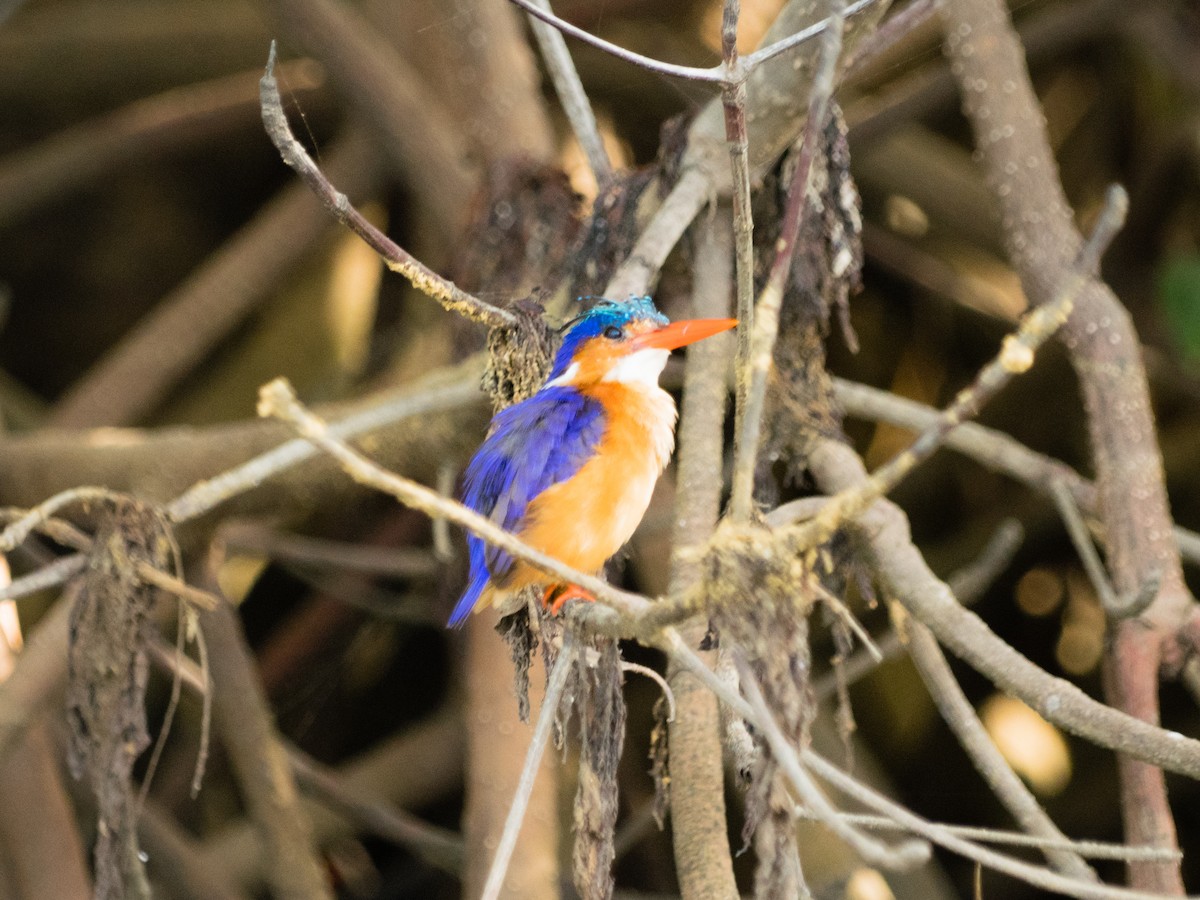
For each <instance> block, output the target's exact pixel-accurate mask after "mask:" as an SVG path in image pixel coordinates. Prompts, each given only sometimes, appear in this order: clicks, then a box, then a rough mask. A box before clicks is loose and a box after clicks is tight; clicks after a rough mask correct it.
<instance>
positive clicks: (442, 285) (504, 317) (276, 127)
mask: <svg viewBox="0 0 1200 900" xmlns="http://www.w3.org/2000/svg"><path fill="white" fill-rule="evenodd" d="M274 72H275V43H274V42H273V41H272V43H271V52H270V54H269V56H268V57H267V69H266V73H265V74H264V75H263V77H262V81H261V82H260V83H259V85H260V87H259V92H260V98H261V103H262V116H263V126H264V127H265V128H266V130H267V134H268V136H270V138H271V141H272V143H274V144H275V147H276V148H277V149H278V150H279V155H280V156H281V157H282V158H283V161H284V162H285V163H287V164H288V166H290V167H291V168H292V169H294V170H295V171H296V173H297V174H298V175H299V176H300V177H301V178H303V179H304V182H305V183H306V184H307V185H308V186H309V187H310V188H311V189H312V191H313V193H315V194H316V195H317V197H318V198H320V200H321V202H322V203H323V204H324V205H325V208H326V209H328V210H329V211H330V212H331V213H333V215H334V216H336V217H337V219H338V221H339V222H342V223H343V224H345V225H346V226H347V227H348V228H350V229H351V230H352V231H353V232H354V233H355V234H357V235H358V236H359V237H361V238H362V239H363V240H364V241H366V242H367V244H368V245H369V246H370V247H371V249H373V250H374V251H375V252H376V253H378V254H379V256H380V257H381V258H382V259H383V262H384V264H385V265H386V266H387V267H388V268H389V269H391V270H392V271H393V272H399V273H400V274H401V275H403V276H404V277H405V278H407V279H408V280H409V281H410V282H411V283H412V286H413V287H415V288H416V289H417V290H419V291H421V292H422V293H424V294H427V295H428V296H430V297H432V298H433V299H434V300H437V301H438V303H440V304H441V305H442V306H443V307H445V308H446V309H448V310H450V311H451V312H456V313H458V314H459V315H462V316H465V317H466V318H468V319H471V320H473V321H476V322H480V323H482V324H484V325H488V326H491V327H495V326H498V325H514V324H516V318H515V317H514V316H513V315H512V314H511V313H509V312H507V311H505V310H503V309H500V308H499V307H496V306H492V305H491V304H490V303H486V302H484V301H483V300H480V299H479V298H478V297H475V296H472V295H471V294H468V293H467V292H466V291H464V290H462V289H461V288H459V287H457V286H456V285H455V284H454V283H453V282H451V281H447V280H446V279H445V278H443V277H442V276H440V275H438V274H437V273H436V272H434V271H433V270H432V269H430V268H429V267H428V266H426V265H425V264H424V263H422V262H420V261H419V260H418V259H417V258H416V257H414V256H412V255H411V254H410V253H408V251H406V250H404V249H403V248H402V247H400V245H398V244H397V243H396V242H395V241H393V240H392V239H391V238H389V237H388V236H387V235H386V234H384V233H383V232H382V231H380V230H379V229H378V228H376V227H375V226H374V225H372V224H371V223H370V222H368V221H367V219H366V218H365V217H364V216H363V215H362V213H360V212H359V211H358V210H356V209H355V208H354V207H353V206H352V205H351V204H350V201H349V200H348V199H347V198H346V195H345V194H342V193H341V192H339V191H338V190H337V189H336V188H334V186H333V185H332V184H330V183H329V180H328V179H327V178H326V177H325V176H324V174H322V172H321V170H320V169H319V168H318V167H317V164H316V163H315V162H313V160H312V157H311V156H309V155H308V151H307V150H305V149H304V147H303V146H301V144H300V142H299V141H297V140H296V137H295V135H293V134H292V129H291V126H290V125H288V121H287V116H286V115H285V114H284V112H283V102H282V101H281V100H280V97H279V86H278V84H276V82H275V74H274Z"/></svg>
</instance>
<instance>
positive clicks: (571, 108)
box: [529, 0, 612, 188]
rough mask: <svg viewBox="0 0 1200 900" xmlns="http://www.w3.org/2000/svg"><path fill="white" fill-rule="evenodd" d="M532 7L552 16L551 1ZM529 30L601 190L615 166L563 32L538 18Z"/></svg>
mask: <svg viewBox="0 0 1200 900" xmlns="http://www.w3.org/2000/svg"><path fill="white" fill-rule="evenodd" d="M529 2H530V4H531V5H532V6H535V7H537V8H538V9H540V10H541V11H542V12H545V13H548V12H550V0H529ZM529 26H530V27H531V28H532V29H533V36H534V37H535V38H537V42H538V47H539V48H541V51H542V59H543V60H545V62H546V71H547V72H549V73H550V80H551V82H553V84H554V90H555V92H557V94H558V101H559V103H561V104H562V107H563V112H564V113H566V115H567V121H568V122H570V123H571V130H572V131H574V132H575V139H576V140H577V141H579V146H580V147H581V148H582V149H583V155H584V156H585V157H587V161H588V165H589V166H591V169H592V174H593V175H594V176H595V177H596V183H597V184H598V185H600V187H601V188H603V187H604V185H605V184H606V183H607V182H608V181H609V180H610V179H611V178H612V163H611V162H610V161H609V159H608V152H607V151H606V150H605V149H604V141H603V140H602V139H601V137H600V129H599V128H598V127H597V125H596V114H595V113H594V112H593V111H592V103H591V101H590V100H588V96H587V92H586V91H585V90H584V89H583V82H581V81H580V80H579V72H578V71H576V69H575V63H574V62H573V61H572V60H571V52H570V51H569V50H568V49H567V42H566V41H565V40H564V39H563V36H562V32H560V31H559V30H558V29H557V28H556V27H554V26H553V25H550V24H549V23H547V22H544V21H542V20H541V19H540V18H539V17H537V16H535V15H530V16H529Z"/></svg>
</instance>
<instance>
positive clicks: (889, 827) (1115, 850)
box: [796, 807, 1183, 861]
mask: <svg viewBox="0 0 1200 900" xmlns="http://www.w3.org/2000/svg"><path fill="white" fill-rule="evenodd" d="M796 818H797V819H801V820H803V821H806V822H817V821H820V820H819V819H818V818H817V816H816V815H815V814H814V813H812V812H811V811H810V810H807V809H804V808H803V807H797V808H796ZM842 818H844V819H845V820H846V821H847V822H850V823H851V824H853V825H857V826H858V827H859V828H868V829H871V830H879V831H907V830H908V829H907V828H905V827H904V826H903V825H901V824H900V823H899V822H897V821H896V820H895V819H892V818H889V817H888V816H877V815H873V814H871V813H852V812H844V813H842ZM938 827H940V828H943V829H945V830H946V831H947V832H948V833H950V834H953V835H956V836H957V837H960V838H963V839H965V840H968V841H980V842H982V843H985V844H1007V845H1008V846H1010V847H1031V848H1034V849H1037V850H1067V851H1069V852H1071V853H1076V854H1078V855H1079V856H1082V857H1084V858H1085V859H1114V860H1124V861H1129V860H1135V859H1136V860H1173V859H1181V858H1182V857H1183V854H1182V853H1180V852H1179V851H1178V850H1166V849H1162V848H1159V847H1130V846H1127V845H1125V844H1113V843H1109V842H1106V841H1076V840H1069V839H1068V840H1063V841H1057V840H1050V839H1047V838H1040V837H1036V836H1034V835H1032V834H1025V833H1024V832H1020V831H1001V830H1000V829H997V828H981V827H979V826H976V825H947V824H945V823H941V824H939V826H938Z"/></svg>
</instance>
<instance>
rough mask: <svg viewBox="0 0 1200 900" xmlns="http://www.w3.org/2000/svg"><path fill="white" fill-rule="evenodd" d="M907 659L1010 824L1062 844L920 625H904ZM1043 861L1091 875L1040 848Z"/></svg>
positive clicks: (1066, 854) (1073, 856) (1064, 853)
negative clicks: (1013, 822)
mask: <svg viewBox="0 0 1200 900" xmlns="http://www.w3.org/2000/svg"><path fill="white" fill-rule="evenodd" d="M908 640H909V647H908V650H909V654H910V655H911V656H912V660H913V663H914V664H915V665H916V667H917V671H918V672H919V673H920V675H921V679H922V680H923V681H924V682H925V687H926V688H927V689H928V690H929V695H930V696H931V697H932V698H933V702H934V703H935V704H937V707H938V709H939V710H940V711H941V714H942V718H943V719H944V720H945V722H946V724H947V725H949V726H950V730H951V731H953V732H954V735H955V737H957V738H958V742H959V743H960V744H962V747H963V749H964V750H965V751H966V752H967V755H968V756H970V758H971V762H972V763H973V764H974V766H975V768H976V769H977V770H978V772H979V774H980V775H982V776H983V778H984V780H985V781H986V782H987V783H988V786H989V787H990V788H991V789H992V793H994V794H995V795H996V799H998V800H999V801H1000V802H1001V803H1002V804H1003V805H1004V807H1005V808H1006V809H1007V810H1008V811H1009V813H1010V814H1011V815H1012V816H1013V818H1014V819H1016V820H1017V822H1018V823H1019V824H1020V825H1021V827H1022V828H1024V829H1025V830H1026V831H1027V832H1029V833H1030V834H1032V835H1036V836H1037V837H1038V838H1039V839H1041V840H1046V841H1052V842H1060V843H1066V836H1065V835H1064V834H1063V833H1062V832H1061V831H1060V830H1059V829H1058V826H1057V825H1055V824H1054V822H1053V820H1052V819H1051V818H1050V817H1049V816H1048V815H1047V814H1046V811H1045V810H1043V809H1042V807H1041V805H1040V804H1039V803H1038V802H1037V799H1036V798H1035V797H1034V796H1033V793H1032V792H1031V791H1030V790H1029V788H1028V787H1026V786H1025V783H1024V782H1023V781H1021V779H1020V777H1018V775H1017V773H1016V772H1014V771H1013V770H1012V766H1010V765H1009V763H1008V761H1007V760H1006V759H1005V758H1004V756H1003V754H1001V753H1000V751H999V750H998V749H997V748H996V745H995V743H994V742H993V741H992V739H991V737H990V736H989V735H988V733H987V730H986V729H985V728H984V727H983V723H982V722H981V721H979V716H978V714H976V712H975V708H974V707H973V706H971V702H970V701H969V700H968V699H967V696H966V694H964V693H963V690H962V688H961V687H959V685H958V681H957V680H955V678H954V673H953V672H951V671H950V664H949V663H948V662H946V657H945V655H944V654H943V653H942V649H941V647H939V646H938V643H937V641H936V640H935V639H934V637H933V635H932V634H931V633H930V631H929V629H928V628H926V627H925V626H924V625H923V624H921V623H920V622H910V623H909V634H908ZM1044 852H1045V854H1046V858H1047V859H1048V860H1049V861H1050V864H1051V865H1053V866H1054V868H1055V869H1057V870H1058V871H1060V872H1062V873H1064V874H1066V875H1070V876H1072V877H1074V878H1079V879H1082V880H1085V881H1095V880H1097V879H1096V873H1095V872H1093V871H1092V869H1091V867H1090V866H1088V865H1087V863H1085V862H1084V861H1083V859H1082V858H1081V857H1080V856H1079V855H1078V854H1077V853H1075V852H1073V851H1071V850H1063V849H1050V848H1049V847H1047V848H1046V849H1045V851H1044Z"/></svg>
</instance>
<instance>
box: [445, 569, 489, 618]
mask: <svg viewBox="0 0 1200 900" xmlns="http://www.w3.org/2000/svg"><path fill="white" fill-rule="evenodd" d="M487 583H488V570H487V568H486V567H485V566H480V567H478V568H476V567H474V566H472V568H471V582H470V584H468V585H467V589H466V590H465V591H463V595H462V596H461V597H459V598H458V602H457V603H456V604H454V612H452V613H450V621H449V622H447V623H446V624H447V626H449V627H450V628H461V627H462V625H463V623H464V622H466V621H467V617H468V616H470V615H471V611H472V610H473V609H475V604H477V603H478V602H479V597H480V595H481V594H482V593H483V589H484V588H485V587H487Z"/></svg>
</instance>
